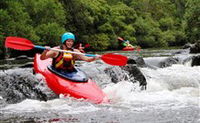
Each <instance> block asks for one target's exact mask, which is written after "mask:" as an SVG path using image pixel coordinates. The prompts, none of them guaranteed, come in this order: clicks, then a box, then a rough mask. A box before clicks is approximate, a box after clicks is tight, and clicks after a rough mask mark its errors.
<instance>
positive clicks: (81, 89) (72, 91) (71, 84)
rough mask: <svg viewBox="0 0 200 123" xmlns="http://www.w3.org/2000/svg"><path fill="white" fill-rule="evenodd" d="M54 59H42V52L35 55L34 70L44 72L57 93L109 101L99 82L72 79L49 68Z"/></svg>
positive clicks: (78, 97)
mask: <svg viewBox="0 0 200 123" xmlns="http://www.w3.org/2000/svg"><path fill="white" fill-rule="evenodd" d="M51 63H52V59H46V60H40V54H36V55H35V57H34V71H35V73H39V74H42V75H43V76H44V78H45V81H46V83H47V85H48V87H49V88H50V89H51V90H52V91H54V93H56V94H58V95H59V94H63V95H65V96H71V97H74V98H77V99H80V98H83V99H86V100H88V101H89V102H92V103H102V102H107V101H108V100H107V97H106V95H105V93H104V92H103V91H102V90H101V89H100V88H99V87H98V86H97V84H96V83H95V82H94V81H93V80H91V79H88V80H87V81H86V82H77V81H72V80H69V79H66V78H63V77H61V76H59V75H56V74H55V73H53V72H51V71H50V70H49V69H48V66H49V65H51Z"/></svg>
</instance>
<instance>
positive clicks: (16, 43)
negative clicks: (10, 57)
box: [5, 37, 34, 50]
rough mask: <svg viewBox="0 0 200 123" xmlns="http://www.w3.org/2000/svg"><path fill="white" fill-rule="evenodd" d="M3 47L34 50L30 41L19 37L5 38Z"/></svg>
mask: <svg viewBox="0 0 200 123" xmlns="http://www.w3.org/2000/svg"><path fill="white" fill-rule="evenodd" d="M5 46H6V47H7V48H12V49H16V50H30V49H33V48H34V45H33V44H32V42H31V41H29V40H27V39H25V38H19V37H7V38H6V42H5Z"/></svg>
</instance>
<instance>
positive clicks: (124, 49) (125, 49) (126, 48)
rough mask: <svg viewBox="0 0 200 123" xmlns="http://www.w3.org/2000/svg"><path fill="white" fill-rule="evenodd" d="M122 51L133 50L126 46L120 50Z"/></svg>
mask: <svg viewBox="0 0 200 123" xmlns="http://www.w3.org/2000/svg"><path fill="white" fill-rule="evenodd" d="M122 50H123V51H133V50H134V48H133V47H130V46H126V47H124V48H123V49H122Z"/></svg>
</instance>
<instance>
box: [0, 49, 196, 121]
mask: <svg viewBox="0 0 200 123" xmlns="http://www.w3.org/2000/svg"><path fill="white" fill-rule="evenodd" d="M178 51H180V50H144V51H142V53H141V54H140V55H142V56H144V61H145V63H147V64H149V65H152V66H155V68H156V69H151V68H148V67H147V68H140V70H141V71H142V73H143V74H144V76H145V78H146V80H147V90H145V91H141V90H140V87H139V85H138V83H132V82H131V81H120V82H118V83H112V82H111V78H110V77H109V76H108V75H107V74H105V72H104V69H105V68H106V67H110V66H109V65H107V64H104V63H102V61H95V62H92V63H86V62H80V63H81V65H79V66H80V68H81V69H82V70H84V71H85V72H86V73H87V74H88V75H89V76H90V77H92V78H93V79H94V80H95V81H96V83H97V84H98V85H99V86H100V87H101V88H102V89H103V91H104V92H105V93H106V94H107V95H108V97H109V99H110V100H111V103H109V104H98V105H97V104H92V103H89V102H85V101H83V100H77V99H73V98H66V97H63V96H62V95H59V96H57V97H56V96H55V95H54V94H53V92H51V90H49V89H48V87H47V86H46V85H45V82H44V81H43V80H42V76H41V75H34V74H33V73H32V68H30V67H24V68H19V66H20V63H22V62H20V63H18V62H16V60H12V59H10V60H6V61H5V60H2V61H0V64H1V70H0V78H1V79H0V81H1V84H0V122H1V123H4V122H5V123H6V122H13V123H16V122H53V123H57V122H58V123H60V122H73V123H199V122H200V86H199V85H200V66H194V67H191V63H190V61H189V60H188V61H187V62H183V61H184V60H185V59H186V58H188V57H190V56H191V55H193V54H188V52H187V51H182V52H181V53H179V54H176V52H178ZM118 53H120V54H123V55H126V56H128V57H130V56H132V55H136V52H118ZM167 57H176V58H178V59H179V60H180V63H179V64H173V65H172V66H170V67H164V68H161V67H159V63H160V61H162V60H163V59H165V58H167ZM14 61H15V64H14ZM31 61H32V59H31V58H29V60H28V61H26V63H27V62H28V63H29V62H31ZM23 64H24V63H23ZM119 72H120V71H119ZM130 78H131V77H130ZM16 83H17V84H18V85H15V84H16ZM24 83H26V84H24ZM33 83H37V84H33ZM30 84H33V85H35V87H34V89H31V87H30ZM14 85H15V86H14ZM22 86H23V87H22ZM36 86H37V87H36ZM28 87H29V88H28ZM18 88H22V89H26V90H27V93H24V94H18V93H19V91H18V90H19V89H18ZM9 89H12V93H10V95H9V94H7V92H9V91H8V90H9ZM36 89H38V90H39V91H37V93H36V91H35V90H36ZM40 91H41V92H42V93H43V94H46V95H45V96H47V97H48V99H47V101H42V100H40V99H39V98H38V97H37V94H38V93H39V92H40ZM5 92H6V93H5ZM14 94H16V95H18V96H19V97H18V98H14V97H12V95H14ZM24 95H25V96H24ZM51 95H52V97H53V98H50V97H51ZM9 97H12V98H9ZM26 97H27V98H26ZM29 97H32V98H29ZM8 99H9V100H10V102H9V101H7V100H8ZM19 100H20V101H19Z"/></svg>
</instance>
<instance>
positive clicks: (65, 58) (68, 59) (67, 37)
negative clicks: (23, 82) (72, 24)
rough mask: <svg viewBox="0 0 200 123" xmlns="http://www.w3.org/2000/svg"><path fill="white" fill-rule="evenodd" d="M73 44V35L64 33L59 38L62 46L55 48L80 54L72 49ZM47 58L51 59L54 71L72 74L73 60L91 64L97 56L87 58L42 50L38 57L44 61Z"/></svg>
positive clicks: (80, 55)
mask: <svg viewBox="0 0 200 123" xmlns="http://www.w3.org/2000/svg"><path fill="white" fill-rule="evenodd" d="M74 42H75V36H74V34H73V33H71V32H66V33H64V34H63V35H62V36H61V43H62V45H61V46H60V47H55V48H61V49H63V50H66V51H73V52H79V53H80V51H79V50H78V49H74V48H73V45H74ZM48 58H53V62H52V65H53V67H55V68H56V69H58V70H64V71H67V72H73V71H74V70H75V68H74V64H75V60H77V59H80V60H84V61H86V62H91V61H94V60H97V59H99V56H96V57H87V56H85V55H82V54H72V53H63V52H57V51H53V50H44V51H43V53H42V55H41V56H40V59H41V60H45V59H48Z"/></svg>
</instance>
